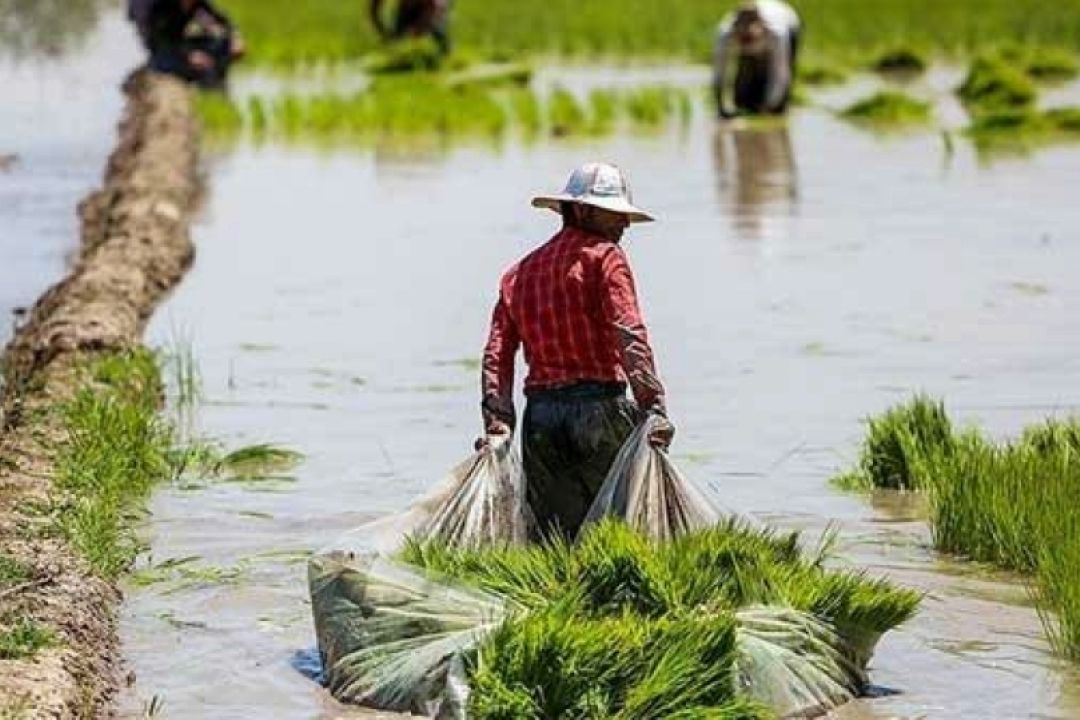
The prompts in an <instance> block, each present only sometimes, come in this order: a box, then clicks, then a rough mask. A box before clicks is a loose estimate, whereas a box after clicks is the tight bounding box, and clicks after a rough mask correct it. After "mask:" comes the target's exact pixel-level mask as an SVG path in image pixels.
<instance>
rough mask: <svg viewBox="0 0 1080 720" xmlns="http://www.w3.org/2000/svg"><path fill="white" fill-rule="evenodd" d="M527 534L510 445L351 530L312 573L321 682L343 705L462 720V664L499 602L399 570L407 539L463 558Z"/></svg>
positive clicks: (521, 484)
mask: <svg viewBox="0 0 1080 720" xmlns="http://www.w3.org/2000/svg"><path fill="white" fill-rule="evenodd" d="M530 522H531V519H530V513H529V510H528V503H527V502H526V500H525V479H524V476H523V474H522V470H521V462H520V460H519V458H518V455H517V452H516V451H515V450H514V449H513V446H512V441H511V438H509V437H506V438H502V439H499V440H497V441H495V442H493V443H492V444H491V445H490V446H489V447H487V448H484V449H483V450H480V451H478V452H477V453H475V454H474V455H472V456H470V457H469V458H468V459H467V460H465V461H464V462H462V463H461V464H460V465H458V466H457V467H456V468H454V470H453V471H451V473H450V475H449V477H447V479H446V480H445V481H444V482H442V483H440V484H439V485H438V486H437V487H436V488H435V490H434V491H433V492H431V493H430V494H428V495H427V496H425V497H424V498H423V499H421V500H419V501H418V502H416V503H415V504H413V505H412V506H411V507H410V508H409V509H407V510H406V511H404V512H403V513H401V514H399V515H395V516H392V517H390V518H385V519H382V520H378V521H376V522H373V523H370V524H368V525H365V526H363V527H361V528H358V529H357V530H353V531H352V532H350V533H348V534H347V535H345V536H343V537H342V538H340V539H339V540H337V541H336V542H335V543H333V544H332V545H331V546H330V548H328V549H327V550H325V551H323V552H320V553H318V554H316V556H315V557H314V558H313V559H312V560H311V562H310V563H309V566H308V582H309V586H310V589H311V601H312V612H313V614H314V618H315V632H316V636H317V638H318V643H319V654H320V656H321V657H322V661H323V669H324V676H325V678H326V681H327V685H328V687H329V688H330V691H331V693H333V695H334V696H335V697H336V698H338V699H339V700H341V701H343V702H350V703H356V704H363V705H370V706H373V707H377V708H380V709H384V710H399V711H409V712H417V713H422V714H424V715H426V716H428V717H436V718H451V719H455V720H457V719H461V720H464V717H465V715H464V713H465V705H466V703H467V698H468V683H467V681H466V679H465V676H464V665H463V662H462V654H463V653H465V652H468V651H469V650H471V649H472V648H474V647H475V646H476V645H477V643H478V642H479V641H480V640H481V639H483V637H485V636H486V634H487V633H488V632H489V631H490V630H491V629H492V628H494V627H495V626H497V625H498V624H499V623H500V622H501V621H502V619H503V617H504V616H505V610H504V607H503V602H502V601H501V600H500V599H499V598H496V597H494V596H491V595H487V594H485V593H481V592H477V591H474V590H470V589H465V588H460V587H457V586H455V585H452V584H444V583H441V582H439V581H438V580H437V579H432V578H429V577H426V576H424V575H423V574H422V573H419V572H418V571H417V570H416V569H414V568H410V567H409V566H407V565H404V564H402V563H399V562H397V561H395V560H394V554H395V553H397V552H398V551H399V550H400V549H401V547H402V543H403V541H404V540H405V539H406V538H408V537H411V538H415V539H417V540H427V539H433V538H440V539H442V540H444V541H446V542H447V543H449V544H450V545H453V546H456V547H474V546H478V545H483V544H519V543H524V542H525V541H526V540H527V538H528V534H529V524H530Z"/></svg>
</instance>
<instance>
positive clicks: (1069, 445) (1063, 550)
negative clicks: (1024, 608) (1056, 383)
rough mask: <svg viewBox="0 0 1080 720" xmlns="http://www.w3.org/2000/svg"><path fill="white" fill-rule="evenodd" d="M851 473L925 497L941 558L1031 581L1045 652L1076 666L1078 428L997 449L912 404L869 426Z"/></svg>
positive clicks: (1079, 653) (931, 409) (1034, 432)
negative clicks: (1013, 573) (951, 556)
mask: <svg viewBox="0 0 1080 720" xmlns="http://www.w3.org/2000/svg"><path fill="white" fill-rule="evenodd" d="M857 474H858V476H859V477H860V478H861V482H862V483H863V484H864V486H876V487H886V488H900V489H918V490H922V491H925V492H926V494H927V499H928V501H929V502H928V504H929V509H930V524H931V530H932V533H933V538H934V546H935V547H936V548H938V549H939V550H942V551H944V552H948V553H952V554H955V555H960V556H963V557H966V558H970V559H972V560H976V561H979V562H986V563H992V564H994V565H997V566H999V567H1003V568H1006V569H1009V570H1015V571H1019V572H1022V573H1026V574H1029V575H1032V576H1033V577H1034V579H1035V584H1034V591H1033V592H1034V597H1035V601H1036V606H1037V608H1038V610H1039V613H1040V617H1041V618H1042V620H1043V623H1044V625H1045V627H1046V632H1047V636H1048V638H1049V639H1050V642H1051V644H1052V645H1053V646H1054V648H1055V650H1056V651H1057V652H1058V653H1059V654H1061V655H1062V656H1065V657H1068V658H1071V659H1074V660H1080V515H1078V514H1077V513H1076V512H1075V509H1076V508H1077V507H1078V506H1080V419H1075V418H1074V419H1070V420H1063V421H1059V420H1049V421H1047V422H1045V423H1042V424H1039V425H1036V426H1033V427H1030V428H1028V429H1026V430H1025V431H1024V432H1023V434H1022V435H1021V436H1020V438H1019V439H1018V440H1016V441H1013V442H1006V443H993V442H991V441H989V440H987V439H986V438H985V437H983V436H982V435H981V434H980V433H978V432H977V431H974V430H970V431H966V432H963V433H954V432H953V431H952V429H951V423H950V422H949V420H948V418H947V417H946V416H945V414H944V409H943V406H942V405H941V403H935V402H932V401H930V400H929V399H927V398H917V399H916V400H915V401H913V402H912V403H910V404H908V405H905V406H901V407H898V408H894V409H892V410H889V411H888V412H887V413H885V414H884V415H883V416H882V417H880V418H877V419H873V420H871V421H870V429H869V433H868V437H867V439H866V440H865V441H864V444H863V452H862V458H861V460H860V467H859V471H858V473H857ZM842 596H843V593H836V592H832V593H829V597H832V598H839V597H842ZM818 609H820V608H818ZM875 612H877V611H875ZM853 614H854V615H858V614H859V613H857V612H853V611H852V610H850V609H845V610H844V611H843V616H845V617H847V616H850V615H853Z"/></svg>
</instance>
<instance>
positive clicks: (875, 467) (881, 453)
mask: <svg viewBox="0 0 1080 720" xmlns="http://www.w3.org/2000/svg"><path fill="white" fill-rule="evenodd" d="M953 442H954V438H953V429H952V422H951V421H950V420H949V417H948V415H946V413H945V405H944V403H942V402H941V401H936V400H933V399H932V398H930V397H928V396H926V395H916V396H915V397H914V398H912V400H911V401H910V402H907V403H905V404H903V405H899V406H897V407H894V408H891V409H889V410H888V411H887V412H885V413H884V414H882V415H881V416H879V417H874V418H869V419H868V420H867V433H866V437H865V439H864V440H863V442H862V448H861V449H860V452H859V463H858V469H857V470H856V471H855V472H854V473H851V474H849V475H847V476H844V478H843V479H842V480H841V482H840V484H842V485H846V486H849V487H851V488H862V489H871V488H888V489H892V490H918V489H920V487H921V483H920V476H919V474H918V472H917V469H918V467H919V463H920V460H921V458H923V457H924V456H926V455H929V454H932V453H935V452H937V451H939V450H940V451H942V452H944V453H947V452H948V451H949V450H950V449H951V447H952V445H953Z"/></svg>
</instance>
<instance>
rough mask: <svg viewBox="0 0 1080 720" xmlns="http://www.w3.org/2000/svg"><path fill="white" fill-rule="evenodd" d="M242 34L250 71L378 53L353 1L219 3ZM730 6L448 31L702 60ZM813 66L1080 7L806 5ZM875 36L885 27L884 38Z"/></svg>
mask: <svg viewBox="0 0 1080 720" xmlns="http://www.w3.org/2000/svg"><path fill="white" fill-rule="evenodd" d="M222 5H223V7H224V8H225V9H226V10H228V11H229V12H230V13H231V14H232V15H233V17H234V19H235V20H236V21H237V23H238V25H239V26H240V27H241V28H242V29H243V30H244V32H245V35H246V37H247V39H248V44H249V48H250V55H249V58H248V60H249V62H251V63H252V64H256V65H261V66H270V67H296V66H304V65H310V64H313V63H319V62H322V63H327V62H330V63H332V62H341V61H345V60H349V59H357V58H360V57H362V56H363V55H365V54H366V53H368V52H370V51H371V50H374V49H376V48H379V47H381V46H382V43H381V41H380V39H379V38H378V37H377V36H376V34H375V32H374V31H373V30H372V28H371V26H370V23H369V22H368V20H367V17H366V7H365V6H364V3H360V2H340V0H308V1H307V2H304V3H302V4H298V3H295V2H290V1H289V0H222ZM732 6H733V3H732V2H726V3H719V4H712V3H703V2H700V0H671V1H670V2H666V3H655V2H651V1H650V0H593V1H592V2H590V3H589V4H588V5H587V6H586V7H582V5H581V3H580V2H576V1H575V0H545V2H522V1H521V0H485V1H484V2H480V1H479V0H461V1H460V2H457V3H455V8H454V15H453V32H454V34H455V39H456V40H457V42H458V43H459V44H460V45H464V46H468V47H474V48H478V49H479V50H481V51H483V52H488V53H498V54H502V55H508V56H520V55H521V54H523V53H530V54H542V55H563V56H579V57H617V58H618V57H621V58H625V57H641V56H654V57H656V56H668V57H679V58H687V59H694V60H696V59H699V58H703V57H707V56H708V54H709V51H710V48H711V44H712V39H713V33H714V29H715V27H716V23H717V22H718V21H719V19H720V16H721V15H722V14H723V13H724V12H726V11H727V10H729V9H730V8H731V7H732ZM798 8H799V11H800V13H801V14H802V15H803V17H804V18H805V20H806V25H807V27H808V28H810V31H809V32H808V33H807V37H806V39H807V43H808V46H809V49H810V50H812V52H813V53H814V54H815V56H820V55H829V56H833V57H840V58H849V59H854V60H865V59H866V58H867V57H873V56H875V55H877V54H879V53H880V52H881V51H882V50H883V49H884V48H883V45H884V47H885V48H889V47H910V48H920V49H926V50H927V51H933V52H934V53H940V54H948V55H954V56H955V55H959V54H970V53H975V52H980V51H988V50H993V49H995V48H997V47H998V46H1000V45H1001V44H1002V43H1004V42H1009V41H1013V42H1023V43H1030V44H1032V45H1036V46H1046V47H1057V48H1076V47H1077V46H1080V29H1078V28H1080V23H1078V22H1077V21H1076V19H1077V18H1078V17H1080V2H1078V1H1077V0H1061V1H1060V2H1058V3H1056V4H1055V6H1054V11H1053V12H1047V11H1046V7H1045V5H1043V4H1040V3H1039V2H1038V0H1019V1H1017V0H953V1H952V2H949V3H941V2H935V0H878V1H877V2H875V3H874V12H873V13H872V14H871V15H868V14H867V13H866V12H865V3H863V2H860V1H859V0H803V1H802V2H799V3H798ZM882 28H886V31H885V34H884V36H883V31H882Z"/></svg>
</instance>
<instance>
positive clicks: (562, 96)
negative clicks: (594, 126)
mask: <svg viewBox="0 0 1080 720" xmlns="http://www.w3.org/2000/svg"><path fill="white" fill-rule="evenodd" d="M547 110H548V112H547V116H548V127H549V128H551V134H552V135H554V136H555V137H562V136H564V135H576V134H579V133H581V132H582V131H584V130H585V129H586V128H587V127H588V116H587V115H586V114H585V108H583V107H582V106H581V103H580V102H578V99H577V98H576V97H574V94H573V93H571V92H570V91H569V90H567V89H566V88H564V87H561V86H557V87H556V88H555V89H554V90H552V92H551V96H550V97H549V98H548V103H547Z"/></svg>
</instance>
